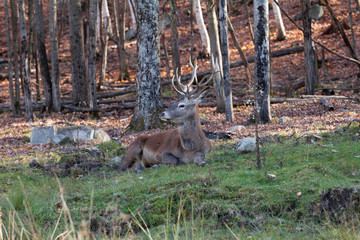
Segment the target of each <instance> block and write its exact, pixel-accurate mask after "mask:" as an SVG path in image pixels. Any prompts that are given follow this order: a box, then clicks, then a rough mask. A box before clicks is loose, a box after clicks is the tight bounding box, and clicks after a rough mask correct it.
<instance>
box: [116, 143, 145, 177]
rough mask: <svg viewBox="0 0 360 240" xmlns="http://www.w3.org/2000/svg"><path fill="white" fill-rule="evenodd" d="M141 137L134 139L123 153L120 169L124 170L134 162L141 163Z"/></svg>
mask: <svg viewBox="0 0 360 240" xmlns="http://www.w3.org/2000/svg"><path fill="white" fill-rule="evenodd" d="M141 142H142V139H139V138H138V139H136V140H135V142H133V143H132V144H131V145H130V147H129V148H128V150H127V151H126V152H125V155H124V157H123V161H122V163H121V168H120V171H125V170H127V169H128V168H131V167H132V166H133V165H134V163H135V162H139V163H141V161H142V160H141V159H142V154H143V151H142V144H141Z"/></svg>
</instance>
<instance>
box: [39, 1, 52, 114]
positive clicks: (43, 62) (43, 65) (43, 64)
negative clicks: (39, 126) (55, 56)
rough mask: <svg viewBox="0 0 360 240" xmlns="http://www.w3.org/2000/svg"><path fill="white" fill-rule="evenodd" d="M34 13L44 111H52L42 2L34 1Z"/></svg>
mask: <svg viewBox="0 0 360 240" xmlns="http://www.w3.org/2000/svg"><path fill="white" fill-rule="evenodd" d="M35 13H36V35H37V41H36V42H37V51H38V56H39V63H40V73H41V79H42V84H43V88H44V95H45V106H46V110H47V111H48V112H50V111H51V110H52V86H51V76H50V69H49V64H48V58H47V54H46V46H45V32H44V16H43V6H42V0H35Z"/></svg>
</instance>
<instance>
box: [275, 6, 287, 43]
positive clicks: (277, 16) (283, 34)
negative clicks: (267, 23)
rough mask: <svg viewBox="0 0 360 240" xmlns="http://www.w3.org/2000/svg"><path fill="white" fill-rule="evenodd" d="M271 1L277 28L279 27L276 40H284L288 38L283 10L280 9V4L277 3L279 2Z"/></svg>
mask: <svg viewBox="0 0 360 240" xmlns="http://www.w3.org/2000/svg"><path fill="white" fill-rule="evenodd" d="M271 3H272V7H273V11H274V16H275V21H276V29H277V37H276V40H278V41H283V40H285V39H286V31H285V27H284V23H283V20H282V17H281V11H280V8H279V6H278V5H277V4H278V2H276V1H275V0H271Z"/></svg>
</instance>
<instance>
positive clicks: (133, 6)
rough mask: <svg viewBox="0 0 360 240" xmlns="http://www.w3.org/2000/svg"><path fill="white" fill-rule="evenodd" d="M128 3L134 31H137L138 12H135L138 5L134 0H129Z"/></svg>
mask: <svg viewBox="0 0 360 240" xmlns="http://www.w3.org/2000/svg"><path fill="white" fill-rule="evenodd" d="M128 3H129V9H130V15H131V22H132V28H133V30H134V32H136V31H137V24H136V14H135V13H136V6H135V3H134V2H133V1H132V0H128Z"/></svg>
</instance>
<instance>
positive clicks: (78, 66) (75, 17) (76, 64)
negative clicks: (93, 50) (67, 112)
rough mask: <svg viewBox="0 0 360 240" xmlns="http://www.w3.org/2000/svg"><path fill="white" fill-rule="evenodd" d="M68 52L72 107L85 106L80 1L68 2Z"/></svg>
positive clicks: (85, 93) (85, 81)
mask: <svg viewBox="0 0 360 240" xmlns="http://www.w3.org/2000/svg"><path fill="white" fill-rule="evenodd" d="M69 25H70V52H71V62H72V74H71V79H72V87H73V91H72V97H73V104H74V106H87V102H86V101H87V87H86V86H87V79H86V74H85V72H86V68H85V54H84V37H83V36H84V33H83V28H82V21H81V2H80V0H71V1H69Z"/></svg>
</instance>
